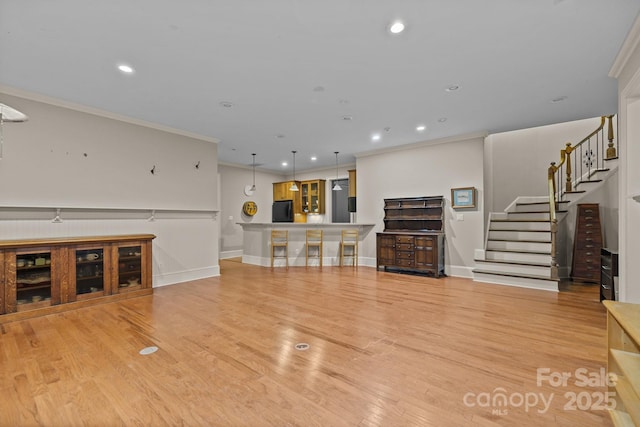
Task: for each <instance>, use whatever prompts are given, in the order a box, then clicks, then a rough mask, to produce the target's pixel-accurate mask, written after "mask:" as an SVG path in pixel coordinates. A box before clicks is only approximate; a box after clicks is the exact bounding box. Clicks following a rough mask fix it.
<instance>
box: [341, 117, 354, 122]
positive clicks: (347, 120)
mask: <svg viewBox="0 0 640 427" xmlns="http://www.w3.org/2000/svg"><path fill="white" fill-rule="evenodd" d="M342 120H344V121H345V122H350V121H351V120H353V116H342Z"/></svg>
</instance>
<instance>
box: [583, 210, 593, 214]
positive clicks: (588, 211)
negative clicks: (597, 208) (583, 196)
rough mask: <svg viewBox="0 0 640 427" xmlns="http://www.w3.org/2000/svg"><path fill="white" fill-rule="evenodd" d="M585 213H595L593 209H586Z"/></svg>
mask: <svg viewBox="0 0 640 427" xmlns="http://www.w3.org/2000/svg"><path fill="white" fill-rule="evenodd" d="M584 211H585V213H593V209H585V210H584Z"/></svg>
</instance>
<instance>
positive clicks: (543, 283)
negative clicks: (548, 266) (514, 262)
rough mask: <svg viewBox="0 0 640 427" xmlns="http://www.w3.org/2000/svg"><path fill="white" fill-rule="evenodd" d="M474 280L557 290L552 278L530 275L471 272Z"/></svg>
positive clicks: (556, 283)
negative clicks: (546, 278) (517, 275)
mask: <svg viewBox="0 0 640 427" xmlns="http://www.w3.org/2000/svg"><path fill="white" fill-rule="evenodd" d="M473 280H474V281H476V282H484V283H495V284H498V285H509V286H517V287H521V288H529V289H542V290H545V291H555V292H558V282H556V281H554V280H544V279H532V278H530V277H509V276H499V275H495V274H487V273H477V272H474V273H473Z"/></svg>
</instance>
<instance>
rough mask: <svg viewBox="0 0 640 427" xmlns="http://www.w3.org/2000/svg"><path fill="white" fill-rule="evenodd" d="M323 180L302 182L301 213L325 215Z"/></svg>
mask: <svg viewBox="0 0 640 427" xmlns="http://www.w3.org/2000/svg"><path fill="white" fill-rule="evenodd" d="M325 182H326V181H325V180H324V179H317V180H314V181H302V183H301V185H300V199H301V203H302V212H303V213H307V214H309V213H311V214H323V213H325V203H324V193H325Z"/></svg>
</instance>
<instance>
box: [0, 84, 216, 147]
mask: <svg viewBox="0 0 640 427" xmlns="http://www.w3.org/2000/svg"><path fill="white" fill-rule="evenodd" d="M2 93H3V94H6V95H10V96H16V97H18V98H24V99H27V100H29V101H35V102H41V103H43V104H49V105H53V106H55V107H62V108H67V109H69V110H74V111H79V112H81V113H87V114H92V115H94V116H99V117H104V118H107V119H111V120H117V121H120V122H124V123H129V124H132V125H137V126H142V127H146V128H150V129H155V130H159V131H161V132H167V133H172V134H174V135H180V136H185V137H187V138H193V139H199V140H201V141H206V142H213V143H214V144H218V143H220V140H219V139H217V138H212V137H210V136H204V135H199V134H196V133H192V132H187V131H184V130H180V129H175V128H172V127H169V126H164V125H161V124H158V123H152V122H147V121H145V120H139V119H134V118H131V117H127V116H123V115H120V114H115V113H111V112H109V111H105V110H101V109H99V108H93V107H88V106H86V105H81V104H76V103H74V102H70V101H64V100H62V99H57V98H52V97H49V96H46V95H43V94H40V93H35V92H29V91H26V90H22V89H17V88H14V87H10V86H4V85H0V94H2Z"/></svg>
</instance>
